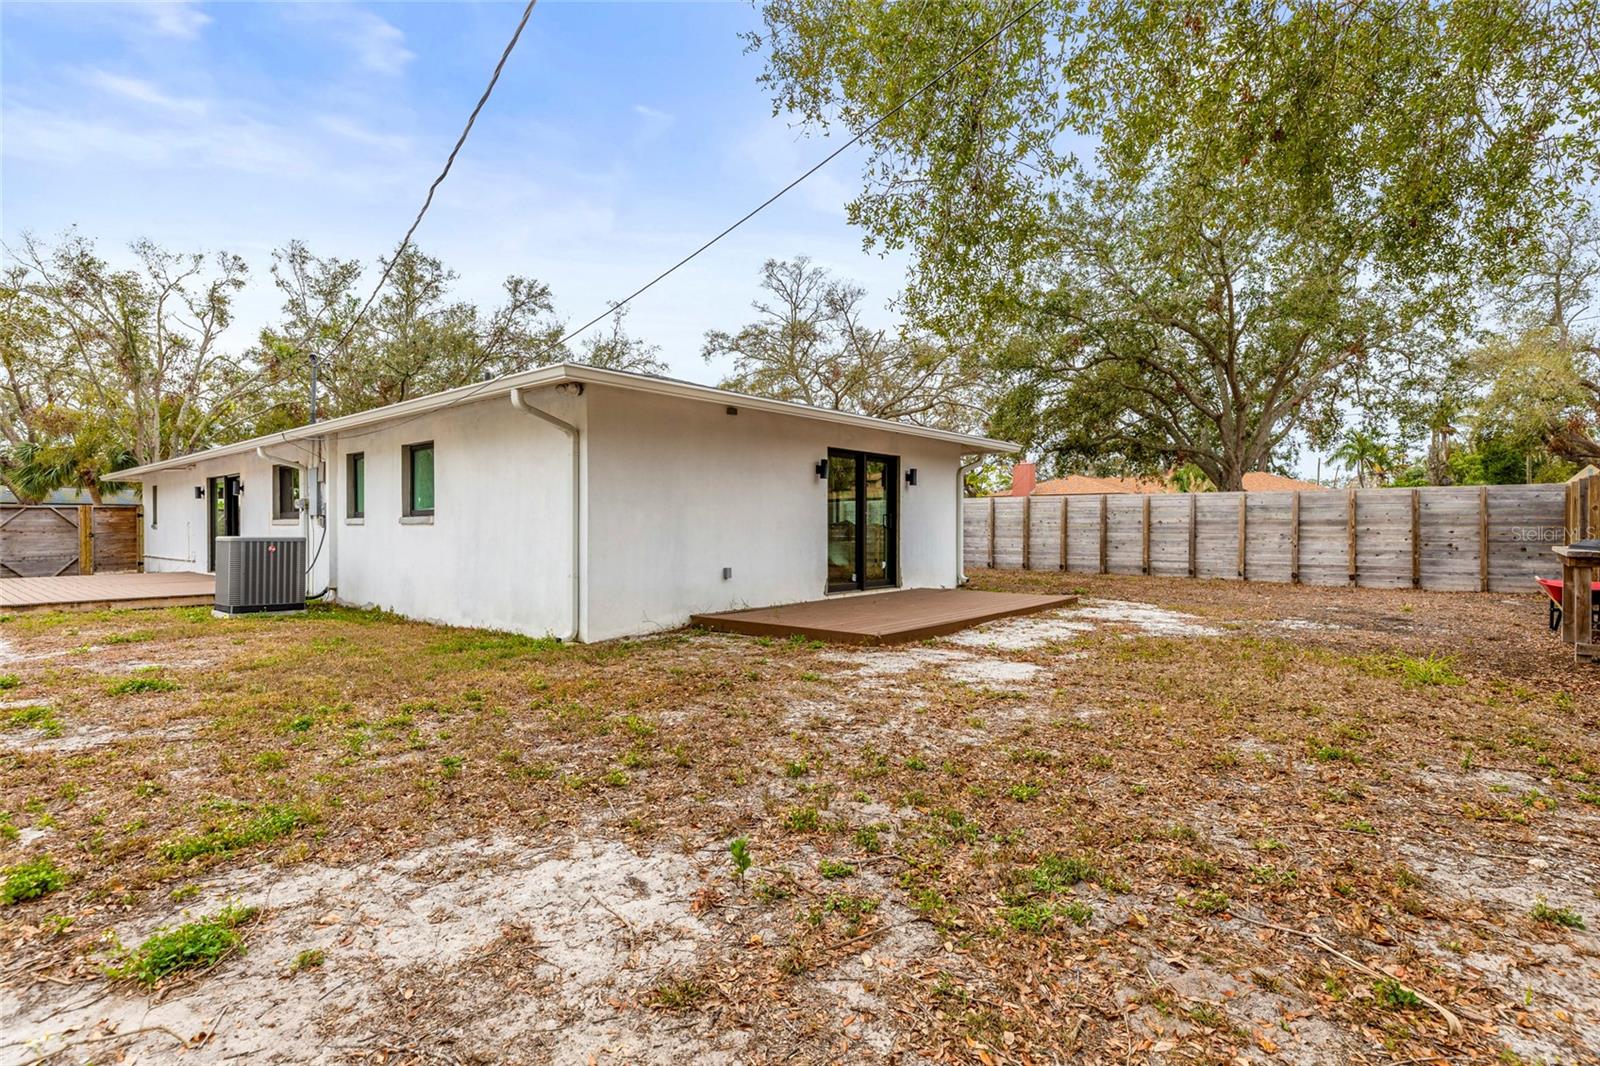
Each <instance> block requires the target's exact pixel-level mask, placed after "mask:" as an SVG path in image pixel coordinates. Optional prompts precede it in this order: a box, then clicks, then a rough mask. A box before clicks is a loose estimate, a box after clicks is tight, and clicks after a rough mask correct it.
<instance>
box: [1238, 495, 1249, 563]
mask: <svg viewBox="0 0 1600 1066" xmlns="http://www.w3.org/2000/svg"><path fill="white" fill-rule="evenodd" d="M1248 500H1249V496H1247V495H1246V494H1245V493H1243V492H1241V493H1239V576H1240V577H1244V576H1245V564H1246V562H1247V561H1248V560H1247V559H1246V558H1245V551H1246V548H1245V545H1246V544H1248V543H1249V541H1248V540H1247V539H1246V538H1247V537H1248V536H1249V531H1248V530H1247V528H1246V523H1247V517H1246V516H1247V515H1248V514H1249V513H1250V512H1249V503H1248Z"/></svg>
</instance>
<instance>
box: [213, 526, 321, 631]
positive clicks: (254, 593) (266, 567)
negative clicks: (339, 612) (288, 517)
mask: <svg viewBox="0 0 1600 1066" xmlns="http://www.w3.org/2000/svg"><path fill="white" fill-rule="evenodd" d="M305 573H306V541H305V538H304V537H218V538H217V600H216V604H215V608H216V611H217V612H218V613H219V614H250V613H252V612H255V611H303V610H305V609H306V579H305Z"/></svg>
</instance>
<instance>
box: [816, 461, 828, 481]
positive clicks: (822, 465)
mask: <svg viewBox="0 0 1600 1066" xmlns="http://www.w3.org/2000/svg"><path fill="white" fill-rule="evenodd" d="M817 479H818V480H819V481H826V480H828V460H826V459H818V460H817Z"/></svg>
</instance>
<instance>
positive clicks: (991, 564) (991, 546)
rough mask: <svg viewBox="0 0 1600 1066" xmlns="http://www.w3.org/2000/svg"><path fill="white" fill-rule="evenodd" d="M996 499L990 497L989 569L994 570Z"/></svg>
mask: <svg viewBox="0 0 1600 1066" xmlns="http://www.w3.org/2000/svg"><path fill="white" fill-rule="evenodd" d="M994 500H995V498H994V497H993V496H990V497H989V569H990V570H993V569H994V507H995V503H994Z"/></svg>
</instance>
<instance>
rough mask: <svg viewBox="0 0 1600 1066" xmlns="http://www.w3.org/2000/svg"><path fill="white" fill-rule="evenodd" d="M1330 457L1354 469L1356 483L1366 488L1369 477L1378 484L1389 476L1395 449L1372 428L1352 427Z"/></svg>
mask: <svg viewBox="0 0 1600 1066" xmlns="http://www.w3.org/2000/svg"><path fill="white" fill-rule="evenodd" d="M1329 458H1331V459H1333V460H1335V461H1336V462H1339V463H1343V464H1344V465H1345V466H1348V467H1350V468H1351V469H1352V470H1354V471H1355V472H1356V483H1357V484H1358V485H1360V486H1361V487H1362V488H1366V487H1367V479H1368V478H1371V479H1372V482H1373V483H1374V484H1376V485H1381V484H1383V482H1384V481H1385V479H1387V478H1388V476H1389V468H1390V467H1391V466H1392V465H1393V463H1394V449H1392V448H1391V447H1390V446H1389V445H1388V444H1387V443H1386V442H1385V441H1384V440H1383V438H1381V437H1379V436H1378V435H1377V434H1376V433H1374V432H1373V431H1372V430H1370V429H1364V428H1363V429H1352V430H1348V431H1346V433H1345V435H1344V436H1343V437H1342V438H1340V442H1339V446H1338V447H1337V448H1335V449H1334V450H1333V453H1332V454H1331V455H1330V456H1329Z"/></svg>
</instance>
